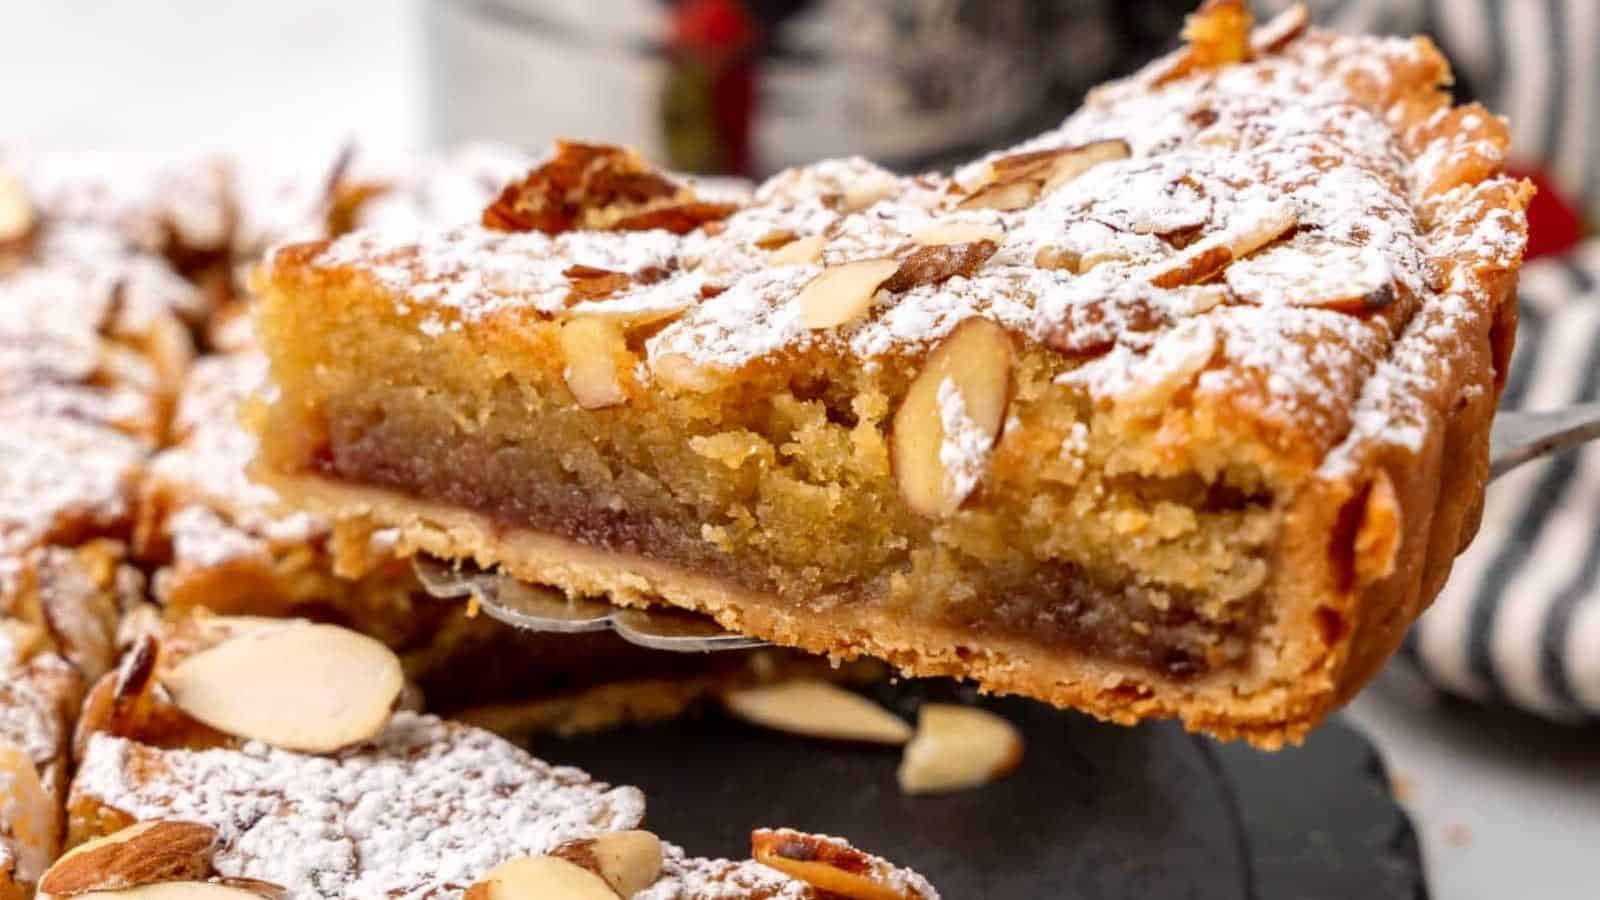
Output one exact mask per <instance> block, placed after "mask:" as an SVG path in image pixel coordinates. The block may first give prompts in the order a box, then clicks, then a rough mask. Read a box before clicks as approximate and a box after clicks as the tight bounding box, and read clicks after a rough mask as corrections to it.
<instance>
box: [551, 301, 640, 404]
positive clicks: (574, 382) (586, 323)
mask: <svg viewBox="0 0 1600 900" xmlns="http://www.w3.org/2000/svg"><path fill="white" fill-rule="evenodd" d="M561 352H562V354H563V355H564V356H565V357H566V368H565V369H564V370H563V374H564V376H565V378H566V382H567V388H568V389H569V390H571V391H572V396H573V397H574V398H575V399H577V401H578V405H579V406H581V407H583V408H584V409H602V408H604V407H607V406H617V405H619V404H622V403H625V402H627V400H628V395H627V393H626V392H625V391H624V390H623V387H622V377H621V368H622V366H620V365H619V364H618V362H619V360H625V359H627V358H628V344H627V341H626V340H625V339H624V337H623V334H622V329H621V328H619V327H618V326H617V324H616V323H615V322H612V321H610V320H608V319H601V318H595V317H592V316H582V317H579V318H576V319H571V320H569V321H567V322H566V323H564V324H563V325H562V326H561Z"/></svg>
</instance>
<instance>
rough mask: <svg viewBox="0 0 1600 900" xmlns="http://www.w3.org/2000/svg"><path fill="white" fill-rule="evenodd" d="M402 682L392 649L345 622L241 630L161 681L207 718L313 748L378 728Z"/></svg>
mask: <svg viewBox="0 0 1600 900" xmlns="http://www.w3.org/2000/svg"><path fill="white" fill-rule="evenodd" d="M404 682H405V679H404V676H403V675H402V674H401V670H400V660H399V659H398V658H397V657H396V656H395V655H394V653H393V652H392V651H391V650H389V648H388V647H385V646H384V645H383V644H380V643H379V642H377V641H375V640H373V639H372V638H369V637H367V636H365V635H362V634H357V633H356V632H354V631H350V630H349V629H346V628H339V627H336V626H333V625H309V624H297V625H290V626H286V627H283V628H270V629H262V630H260V631H257V632H253V633H246V634H243V635H240V636H239V637H236V638H234V639H232V640H230V641H227V642H225V643H223V644H219V645H218V646H216V647H213V648H212V649H210V650H207V651H205V652H203V653H200V654H197V655H195V656H193V657H190V658H189V659H188V660H186V661H184V662H183V663H182V664H181V665H179V666H177V667H176V668H175V669H173V670H172V671H171V672H170V673H168V674H167V675H166V676H165V677H164V678H162V683H163V684H164V685H165V686H166V688H167V690H168V691H169V692H170V693H171V694H172V702H173V703H174V704H175V705H176V706H177V707H178V708H179V709H181V710H183V711H184V712H186V713H188V714H189V715H191V716H193V717H194V718H196V719H199V720H200V721H201V722H204V723H206V724H207V725H210V726H212V727H214V728H217V729H219V730H221V731H224V732H226V733H228V734H231V735H234V736H236V737H241V738H245V739H247V740H258V741H263V742H265V743H268V744H271V745H273V746H275V747H281V748H283V749H285V750H297V751H301V752H307V753H331V752H333V751H335V750H339V749H341V748H343V747H348V746H350V745H351V744H356V743H360V742H361V741H365V740H368V739H370V738H372V737H373V736H375V735H377V734H378V732H380V731H382V730H383V728H384V725H385V724H387V723H388V721H389V713H390V711H391V710H392V709H393V707H394V703H395V700H396V699H397V698H398V697H399V696H400V690H401V688H402V687H403V686H404Z"/></svg>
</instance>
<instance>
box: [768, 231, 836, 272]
mask: <svg viewBox="0 0 1600 900" xmlns="http://www.w3.org/2000/svg"><path fill="white" fill-rule="evenodd" d="M827 244H828V239H827V238H825V237H823V236H822V235H820V234H813V235H810V236H808V237H803V238H795V239H794V240H792V241H790V242H789V243H787V244H784V245H783V246H782V247H779V248H778V249H776V250H774V251H772V252H771V253H768V254H767V262H769V263H771V264H773V265H775V266H792V265H802V264H803V265H814V264H816V263H818V262H820V261H821V260H822V248H823V247H825V246H827Z"/></svg>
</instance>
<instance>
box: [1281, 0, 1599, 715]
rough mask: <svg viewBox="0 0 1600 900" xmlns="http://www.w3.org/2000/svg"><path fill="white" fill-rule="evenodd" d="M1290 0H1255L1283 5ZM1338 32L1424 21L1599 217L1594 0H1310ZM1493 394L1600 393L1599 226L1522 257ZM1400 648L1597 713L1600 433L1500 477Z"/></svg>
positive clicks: (1534, 158) (1477, 681)
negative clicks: (1542, 253) (1508, 364)
mask: <svg viewBox="0 0 1600 900" xmlns="http://www.w3.org/2000/svg"><path fill="white" fill-rule="evenodd" d="M1289 2H1290V0H1271V2H1265V3H1261V4H1260V5H1261V6H1263V7H1264V8H1265V9H1267V10H1274V9H1281V8H1282V7H1283V6H1286V5H1288V3H1289ZM1310 5H1311V7H1312V8H1313V9H1314V10H1315V11H1316V13H1317V16H1318V18H1319V20H1320V21H1321V22H1322V23H1323V24H1326V25H1329V26H1331V27H1333V28H1336V29H1338V30H1341V31H1351V32H1357V31H1364V32H1389V33H1396V34H1408V33H1415V32H1425V33H1428V34H1431V35H1432V36H1433V37H1434V39H1435V41H1437V42H1438V44H1439V46H1440V47H1441V48H1442V49H1443V50H1444V52H1445V53H1446V55H1448V56H1449V57H1450V60H1451V63H1452V65H1453V66H1454V67H1455V70H1456V74H1457V79H1458V87H1459V88H1460V89H1461V93H1462V94H1463V95H1465V96H1468V97H1472V98H1474V99H1477V100H1479V101H1481V102H1482V103H1483V104H1484V105H1485V106H1488V107H1489V108H1490V109H1492V110H1495V111H1497V112H1500V113H1505V114H1508V115H1509V117H1510V121H1511V128H1512V147H1513V162H1514V164H1516V165H1518V166H1520V167H1522V168H1524V169H1527V170H1542V171H1544V172H1545V173H1547V175H1548V176H1549V177H1550V178H1551V179H1552V180H1553V181H1554V182H1555V184H1556V185H1557V186H1558V188H1559V190H1560V191H1561V192H1562V193H1563V194H1564V195H1565V196H1566V197H1567V198H1568V199H1569V200H1571V201H1572V202H1575V203H1577V204H1578V205H1579V206H1580V207H1581V208H1582V209H1583V210H1585V211H1586V217H1587V218H1588V219H1589V220H1590V221H1592V222H1600V0H1311V3H1310ZM1521 319H1522V321H1521V327H1520V330H1519V332H1518V336H1517V351H1516V354H1515V357H1514V358H1513V360H1512V370H1511V372H1510V377H1509V381H1508V382H1507V385H1506V392H1505V397H1504V400H1503V401H1502V408H1506V409H1552V408H1557V407H1561V406H1564V405H1568V404H1572V403H1578V402H1587V401H1600V239H1596V240H1591V241H1589V242H1588V243H1587V244H1585V245H1583V246H1582V247H1580V248H1579V249H1578V250H1577V251H1575V252H1573V253H1570V254H1568V255H1566V256H1563V257H1561V258H1558V259H1551V258H1544V259H1539V260H1535V261H1532V262H1530V263H1528V264H1527V265H1526V266H1525V267H1524V268H1523V274H1522V287H1521ZM1401 658H1402V659H1404V660H1406V661H1409V662H1410V663H1412V664H1413V665H1415V666H1416V667H1417V669H1418V670H1419V671H1420V672H1421V673H1422V674H1423V675H1424V676H1425V677H1426V678H1428V679H1429V680H1430V681H1432V682H1433V683H1434V684H1436V685H1438V686H1439V687H1441V688H1444V689H1445V690H1447V691H1449V692H1451V693H1455V694H1459V695H1463V696H1467V697H1472V698H1476V699H1481V700H1485V701H1491V702H1502V703H1509V704H1512V705H1515V706H1518V707H1520V708H1522V709H1525V710H1529V711H1532V712H1535V713H1538V714H1540V715H1544V716H1548V717H1550V718H1555V719H1563V720H1575V719H1589V720H1594V719H1600V445H1596V446H1593V447H1591V448H1589V449H1586V450H1582V451H1578V452H1573V453H1568V454H1566V455H1563V456H1559V457H1556V458H1553V459H1547V460H1543V461H1540V462H1537V463H1534V464H1530V465H1527V466H1524V467H1522V468H1520V469H1517V470H1515V471H1513V472H1511V473H1510V474H1508V475H1505V476H1503V477H1502V478H1500V479H1499V480H1497V481H1495V483H1494V484H1493V485H1491V486H1490V488H1489V495H1488V501H1487V505H1486V508H1485V510H1484V515H1483V525H1482V528H1481V529H1480V531H1479V533H1478V537H1477V539H1476V540H1475V541H1474V542H1473V544H1472V546H1471V547H1470V548H1468V550H1467V551H1466V553H1464V554H1463V555H1462V556H1461V558H1460V559H1458V560H1457V561H1456V565H1455V569H1454V571H1453V572H1452V574H1451V576H1450V582H1449V584H1447V585H1446V586H1445V589H1444V592H1443V594H1441V595H1440V596H1439V598H1438V599H1437V600H1436V601H1435V602H1434V605H1433V607H1432V608H1431V609H1430V610H1428V612H1427V613H1426V614H1424V615H1423V617H1422V619H1421V620H1420V621H1419V622H1418V623H1417V625H1416V627H1415V628H1414V629H1413V630H1412V632H1411V634H1410V636H1409V637H1408V639H1407V641H1406V644H1405V647H1404V649H1403V650H1402V652H1401Z"/></svg>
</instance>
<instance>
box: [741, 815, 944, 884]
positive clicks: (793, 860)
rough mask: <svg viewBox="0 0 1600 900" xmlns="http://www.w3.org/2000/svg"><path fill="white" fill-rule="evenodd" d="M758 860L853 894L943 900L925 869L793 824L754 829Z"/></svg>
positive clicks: (753, 853) (752, 844) (807, 880)
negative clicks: (902, 865)
mask: <svg viewBox="0 0 1600 900" xmlns="http://www.w3.org/2000/svg"><path fill="white" fill-rule="evenodd" d="M750 851H751V856H753V857H754V858H755V861H756V862H758V863H761V864H762V865H764V866H768V867H770V868H773V869H777V870H778V871H779V872H782V873H783V874H785V875H788V876H790V877H791V878H797V879H799V880H801V881H804V882H805V883H806V884H809V885H811V886H812V887H814V888H817V889H819V890H821V891H825V892H828V893H829V895H830V896H834V895H837V896H839V897H847V898H849V900H937V898H938V896H939V894H938V892H937V891H935V890H934V889H933V886H932V885H930V884H928V882H927V880H926V879H924V878H923V877H922V876H921V875H918V874H917V873H915V872H912V871H911V870H909V869H903V868H900V867H898V866H896V865H894V864H893V863H891V862H889V861H888V860H886V859H883V858H882V857H878V856H873V855H872V854H870V853H866V852H863V851H861V850H857V849H856V848H855V847H852V846H850V845H849V844H848V843H846V842H844V841H842V840H840V839H838V838H834V837H826V836H824V835H816V834H806V833H804V832H800V831H794V830H792V829H789V828H779V829H766V828H762V829H758V830H756V831H754V832H752V833H751V834H750Z"/></svg>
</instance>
